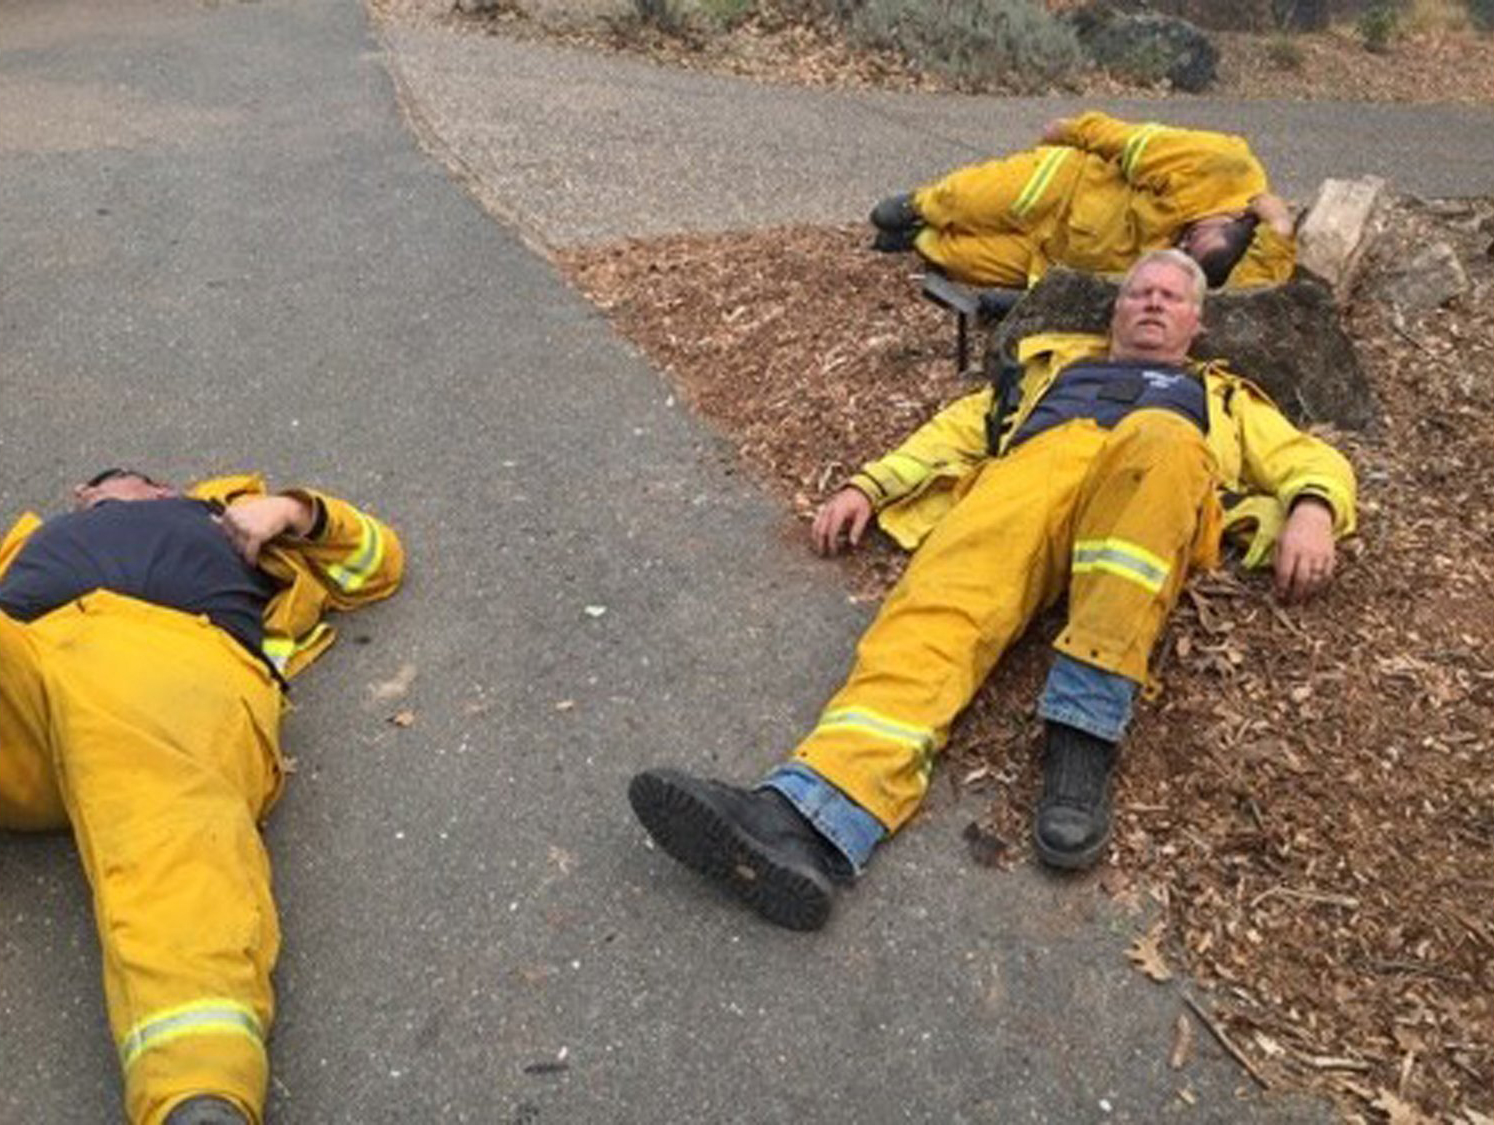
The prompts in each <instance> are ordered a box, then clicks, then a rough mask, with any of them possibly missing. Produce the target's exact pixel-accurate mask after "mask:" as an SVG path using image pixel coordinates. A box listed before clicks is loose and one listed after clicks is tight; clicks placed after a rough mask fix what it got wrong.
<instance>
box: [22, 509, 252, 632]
mask: <svg viewBox="0 0 1494 1125" xmlns="http://www.w3.org/2000/svg"><path fill="white" fill-rule="evenodd" d="M219 510H220V509H219V508H218V506H217V505H215V504H210V503H208V502H206V501H203V500H190V499H187V498H186V497H181V496H172V497H166V498H164V499H160V500H105V501H103V502H102V503H100V504H97V505H95V506H94V507H92V508H88V509H85V510H83V511H78V512H68V513H67V514H66V515H61V516H54V517H53V518H52V519H49V520H47V522H46V523H44V524H42V526H41V527H39V528H37V529H36V531H35V532H33V533H32V535H31V538H30V539H28V540H27V541H26V543H25V545H24V546H22V548H21V550H20V553H19V554H17V555H16V558H15V561H13V562H12V563H11V565H10V569H9V570H7V571H6V572H5V576H4V578H0V609H3V610H4V611H5V613H6V614H7V615H8V616H10V617H12V618H15V619H16V620H17V621H33V620H35V619H36V618H38V617H40V616H42V615H43V614H45V613H50V612H51V611H52V610H54V609H56V608H58V607H59V606H63V605H66V604H67V603H68V602H70V601H72V600H73V599H75V598H77V597H80V596H82V595H83V594H86V593H88V592H89V591H90V590H100V589H103V590H112V591H113V592H114V593H116V594H125V595H127V596H129V597H132V598H138V599H139V600H140V601H143V602H150V603H151V604H153V605H159V606H165V607H166V608H167V609H178V610H181V611H182V612H183V613H194V614H196V613H201V614H206V615H207V617H208V620H210V621H211V622H212V623H213V624H214V625H217V626H218V627H219V628H221V629H225V630H227V631H228V632H229V633H230V634H232V635H233V636H234V637H235V638H236V639H237V640H238V641H240V642H241V643H242V644H243V645H244V646H245V647H246V648H248V649H249V651H250V652H253V653H255V654H256V655H259V654H260V652H261V649H260V645H261V643H262V642H263V640H264V634H265V630H264V610H265V606H266V605H267V604H268V603H269V600H270V598H271V597H272V596H273V595H274V593H275V590H276V585H275V582H274V581H273V580H272V579H271V578H270V577H269V576H268V575H267V574H264V573H263V572H261V571H259V570H257V569H255V568H254V567H252V566H250V565H249V564H248V563H246V562H245V561H244V559H243V557H242V556H240V555H239V553H238V552H237V551H235V550H234V548H233V544H231V543H230V542H229V541H228V536H227V535H226V534H224V532H223V529H222V528H221V527H219V526H218V523H217V521H216V520H215V519H214V516H215V515H216V514H217V513H218V511H219Z"/></svg>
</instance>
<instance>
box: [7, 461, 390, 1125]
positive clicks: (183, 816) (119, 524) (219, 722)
mask: <svg viewBox="0 0 1494 1125" xmlns="http://www.w3.org/2000/svg"><path fill="white" fill-rule="evenodd" d="M75 498H76V505H77V506H76V509H75V510H74V511H72V512H69V513H67V514H64V515H60V516H57V517H54V518H52V519H49V520H47V521H46V522H45V523H43V522H42V521H41V520H39V519H38V518H37V517H36V516H34V515H31V514H29V513H28V514H27V515H25V516H23V517H22V518H21V520H20V521H19V522H18V523H17V524H16V525H15V526H14V527H13V528H11V530H10V532H9V533H8V534H7V535H6V537H5V539H4V541H3V543H0V663H3V668H4V675H3V676H0V749H3V751H4V752H3V754H0V829H10V830H19V831H44V830H52V829H67V828H69V827H70V828H71V829H72V832H73V834H74V837H75V838H76V840H77V844H78V851H79V853H80V855H81V858H82V860H83V866H84V869H85V871H86V873H87V876H88V880H89V883H90V885H91V886H92V889H93V905H94V916H95V920H96V924H97V927H98V934H99V943H100V946H101V948H102V951H103V966H104V992H105V999H106V1002H107V1006H108V1011H109V1023H110V1027H111V1029H112V1031H113V1034H114V1040H115V1045H116V1046H117V1048H118V1051H119V1060H120V1064H121V1067H122V1068H123V1071H124V1090H125V1111H126V1114H127V1116H128V1118H129V1120H130V1121H131V1122H132V1123H138V1125H158V1123H160V1122H163V1121H164V1122H166V1123H167V1125H243V1123H246V1122H252V1123H255V1125H258V1123H259V1122H260V1121H261V1120H262V1117H263V1112H264V1103H265V1093H266V1087H267V1084H268V1081H269V1064H268V1059H267V1056H266V1053H265V1038H266V1036H267V1035H268V1033H269V1030H270V1022H271V1019H272V1017H273V1014H274V1013H273V1009H274V996H273V992H272V989H271V984H270V973H271V970H272V969H273V968H274V965H275V958H276V954H277V952H278V950H279V946H280V930H279V925H278V922H277V920H276V914H275V903H274V900H273V899H272V897H271V893H270V866H269V860H268V857H267V855H266V852H265V847H264V843H263V841H262V840H261V838H260V833H259V827H258V825H259V822H260V821H261V820H262V819H263V818H264V817H265V816H266V815H267V814H268V812H269V810H270V807H271V806H272V805H273V804H274V802H275V799H276V797H277V796H278V795H279V793H280V790H281V786H282V784H283V782H284V779H285V762H284V759H283V758H282V757H281V753H280V718H281V714H282V712H283V711H284V709H285V697H284V691H283V688H284V686H285V682H286V680H287V679H289V678H290V677H293V676H295V675H296V674H298V673H299V672H300V671H302V670H303V669H304V668H305V667H306V666H307V665H308V664H310V663H311V662H312V661H313V660H314V659H316V657H317V656H319V655H320V654H321V653H322V652H323V651H324V650H325V649H326V647H327V646H328V645H330V644H331V643H332V640H333V635H334V634H333V630H332V628H331V627H330V626H329V625H328V624H326V623H325V622H324V621H323V620H322V618H323V616H324V615H325V614H326V613H327V611H329V610H346V609H354V608H357V607H358V606H361V605H365V604H367V603H369V602H372V601H376V600H378V599H380V598H385V597H388V596H389V595H390V594H392V593H393V592H394V591H395V589H396V588H397V587H398V585H399V582H400V576H401V573H402V571H403V565H404V562H403V560H404V555H403V552H402V550H401V548H400V544H399V540H398V539H397V538H396V537H395V535H394V534H393V532H391V531H390V530H389V528H387V527H385V526H384V525H383V524H382V523H380V522H379V521H378V520H376V519H374V518H373V517H372V516H370V515H368V514H367V513H366V512H362V511H359V510H358V509H357V508H355V507H353V506H352V505H351V504H348V503H345V502H344V501H342V500H338V499H335V498H333V497H331V496H327V495H325V494H322V493H318V492H311V491H306V490H294V491H290V492H284V493H279V494H271V493H268V492H267V491H266V490H265V484H264V481H263V480H261V479H260V478H259V477H258V476H252V475H251V476H237V477H225V478H219V479H215V480H209V481H205V482H204V483H202V484H199V485H197V486H195V487H193V488H192V489H190V490H189V491H188V492H186V493H185V494H178V493H177V492H175V491H174V490H173V489H171V488H169V487H168V486H165V485H162V484H158V483H156V482H155V481H153V480H151V479H150V478H149V477H147V476H145V475H143V474H141V473H137V472H133V471H130V470H122V469H112V470H107V471H105V472H103V473H100V474H99V475H98V476H96V477H94V478H93V479H92V480H90V481H89V482H87V483H86V484H81V485H79V486H78V487H77V488H76V489H75Z"/></svg>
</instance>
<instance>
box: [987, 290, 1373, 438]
mask: <svg viewBox="0 0 1494 1125" xmlns="http://www.w3.org/2000/svg"><path fill="white" fill-rule="evenodd" d="M1116 289H1117V287H1116V285H1115V283H1114V282H1110V281H1106V280H1104V279H1102V278H1098V277H1094V276H1093V275H1090V274H1084V273H1078V272H1075V271H1073V270H1066V269H1054V270H1050V271H1049V272H1048V273H1047V275H1045V276H1044V278H1043V280H1042V281H1040V282H1039V283H1038V284H1037V285H1035V286H1034V287H1033V288H1032V289H1031V290H1030V291H1029V292H1028V293H1027V295H1026V296H1024V297H1023V298H1022V299H1021V300H1020V301H1018V302H1017V304H1016V306H1015V307H1014V308H1013V309H1012V311H1011V312H1010V313H1009V314H1008V315H1007V317H1006V319H1005V320H1003V321H1002V322H1001V324H999V325H998V326H997V327H996V328H995V329H993V330H992V332H991V338H990V344H989V346H988V349H987V353H986V370H987V372H988V373H989V374H990V375H991V376H992V377H994V376H995V374H996V372H997V371H998V370H999V366H1000V364H1001V362H1002V357H1003V356H1009V355H1015V353H1016V343H1017V341H1018V340H1020V339H1022V337H1024V336H1030V335H1032V334H1034V333H1037V332H1096V333H1101V334H1103V333H1104V332H1105V331H1106V330H1107V329H1108V328H1109V325H1110V311H1111V309H1112V307H1113V306H1114V304H1115V294H1116ZM1193 354H1194V355H1195V356H1197V357H1199V358H1200V359H1209V358H1221V359H1227V360H1228V361H1229V365H1230V369H1231V370H1233V371H1235V372H1238V373H1239V374H1241V375H1244V376H1246V377H1248V378H1249V379H1251V380H1252V381H1253V382H1255V383H1257V384H1259V385H1260V386H1261V387H1262V388H1263V389H1264V390H1265V391H1266V393H1267V394H1269V395H1270V396H1271V397H1272V398H1273V399H1275V400H1276V403H1277V405H1278V406H1280V407H1281V408H1282V410H1283V411H1285V412H1286V414H1287V416H1288V417H1289V418H1291V419H1292V420H1293V421H1295V422H1297V423H1298V424H1299V425H1307V424H1311V423H1313V422H1331V423H1333V424H1334V425H1336V426H1340V427H1343V428H1345V429H1354V430H1357V429H1363V428H1364V427H1366V426H1368V425H1370V424H1371V423H1372V422H1373V421H1374V420H1375V404H1374V396H1373V394H1372V393H1371V391H1370V387H1369V383H1368V381H1367V380H1366V379H1365V377H1364V371H1363V369H1362V368H1361V367H1360V365H1359V357H1358V356H1357V355H1356V354H1355V352H1354V345H1353V344H1352V343H1351V342H1350V340H1349V337H1348V336H1347V335H1346V334H1345V333H1344V330H1343V328H1342V327H1341V326H1340V324H1339V322H1338V310H1337V308H1336V306H1335V305H1334V301H1333V294H1332V293H1331V292H1330V291H1329V290H1328V287H1327V286H1326V285H1324V284H1323V283H1322V282H1321V281H1319V280H1318V279H1316V278H1314V277H1311V276H1310V275H1306V274H1300V273H1299V274H1298V275H1297V276H1295V277H1293V278H1292V279H1291V280H1290V281H1288V282H1287V283H1286V284H1284V285H1272V286H1265V287H1261V288H1257V289H1244V290H1238V291H1233V292H1229V291H1227V292H1215V293H1210V294H1209V298H1208V300H1207V302H1205V305H1204V333H1203V335H1202V336H1200V337H1199V339H1198V342H1197V343H1196V344H1194V346H1193Z"/></svg>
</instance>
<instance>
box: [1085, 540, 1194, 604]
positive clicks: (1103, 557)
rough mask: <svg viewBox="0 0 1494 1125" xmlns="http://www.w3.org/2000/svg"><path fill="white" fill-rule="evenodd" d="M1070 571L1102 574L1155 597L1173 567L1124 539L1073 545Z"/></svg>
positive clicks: (1092, 541) (1143, 548)
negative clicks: (1131, 583) (1119, 579)
mask: <svg viewBox="0 0 1494 1125" xmlns="http://www.w3.org/2000/svg"><path fill="white" fill-rule="evenodd" d="M1073 571H1074V573H1075V574H1087V573H1092V572H1094V571H1103V572H1105V573H1107V574H1113V575H1115V576H1116V577H1117V578H1124V579H1126V580H1127V581H1130V582H1134V583H1136V584H1137V585H1138V586H1141V587H1142V588H1143V589H1145V590H1147V591H1149V592H1150V593H1153V594H1157V593H1160V592H1161V591H1162V585H1163V583H1165V582H1166V581H1167V576H1168V575H1169V574H1170V573H1172V567H1171V566H1170V565H1168V563H1167V562H1166V561H1165V560H1163V559H1161V558H1158V557H1157V556H1156V555H1154V554H1152V553H1151V552H1150V551H1148V550H1147V549H1146V548H1145V547H1140V546H1137V545H1136V544H1135V543H1128V542H1126V541H1125V540H1124V539H1091V540H1087V541H1085V542H1082V543H1076V544H1074V565H1073Z"/></svg>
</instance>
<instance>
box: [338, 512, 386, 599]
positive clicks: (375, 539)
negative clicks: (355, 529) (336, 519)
mask: <svg viewBox="0 0 1494 1125" xmlns="http://www.w3.org/2000/svg"><path fill="white" fill-rule="evenodd" d="M358 523H359V525H360V526H361V529H362V532H361V534H360V535H359V537H358V549H357V552H356V553H355V554H354V555H353V557H352V558H351V559H349V560H347V562H343V563H336V564H334V565H332V566H329V567H328V568H327V574H328V575H329V576H330V577H331V578H332V581H334V582H336V583H337V585H338V588H339V589H341V590H342V591H343V593H345V594H353V593H356V592H357V591H358V590H361V589H362V588H363V586H364V585H365V584H366V583H367V582H368V580H369V579H370V578H372V577H373V576H374V574H375V573H376V572H377V571H378V569H379V567H380V565H382V564H383V562H384V536H383V535H381V534H380V533H379V525H378V524H377V523H375V522H374V521H373V520H371V519H369V518H368V517H367V516H365V515H364V514H363V513H362V512H359V513H358Z"/></svg>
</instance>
